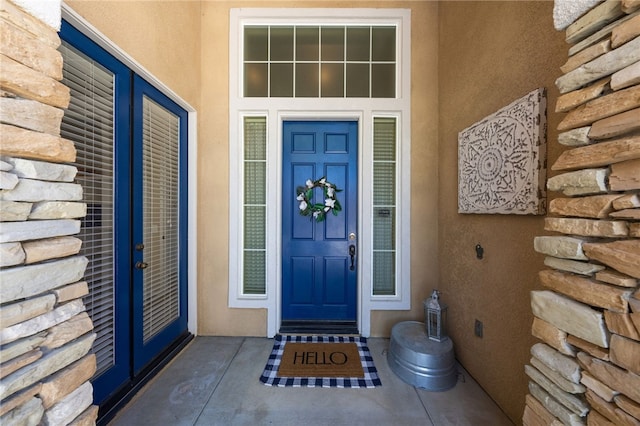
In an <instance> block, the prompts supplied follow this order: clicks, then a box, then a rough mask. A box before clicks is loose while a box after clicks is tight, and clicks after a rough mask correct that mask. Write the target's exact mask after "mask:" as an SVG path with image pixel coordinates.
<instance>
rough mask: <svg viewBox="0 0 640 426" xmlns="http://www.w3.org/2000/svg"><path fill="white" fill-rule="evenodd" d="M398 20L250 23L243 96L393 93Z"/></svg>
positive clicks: (246, 33) (246, 29) (382, 95)
mask: <svg viewBox="0 0 640 426" xmlns="http://www.w3.org/2000/svg"><path fill="white" fill-rule="evenodd" d="M396 50H397V49H396V26H393V25H387V26H367V25H358V26H340V25H331V26H322V25H317V26H313V25H304V26H302V25H300V26H298V25H277V26H276V25H247V26H245V27H244V52H243V71H244V78H243V80H244V84H243V88H244V96H245V97H261V98H264V97H271V98H275V97H284V98H318V97H320V98H395V97H396V64H397V59H396Z"/></svg>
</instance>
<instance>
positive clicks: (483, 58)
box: [438, 2, 567, 424]
mask: <svg viewBox="0 0 640 426" xmlns="http://www.w3.org/2000/svg"><path fill="white" fill-rule="evenodd" d="M552 9H553V2H444V3H441V4H440V44H439V46H440V47H439V59H440V64H439V69H440V80H439V85H440V122H439V132H440V133H439V134H440V146H439V167H440V173H439V181H440V183H439V199H438V206H439V267H440V288H441V289H442V290H443V292H444V294H443V299H445V300H446V302H448V303H449V315H450V320H451V321H450V325H451V329H450V332H451V335H452V336H453V340H454V342H455V345H456V355H457V358H458V359H459V360H460V362H461V363H462V364H463V365H464V366H465V368H467V370H468V371H469V372H470V374H471V375H472V376H474V377H475V378H476V379H477V380H478V382H479V383H480V384H481V386H482V387H483V388H484V389H485V390H487V391H488V393H489V394H490V395H491V396H492V397H493V398H494V399H495V400H496V401H497V402H498V404H499V405H500V406H501V407H502V408H503V410H504V411H505V412H506V413H507V414H508V415H509V417H510V418H511V419H512V420H513V421H514V422H515V423H516V424H518V423H520V419H521V417H522V410H523V408H524V407H523V404H524V401H523V398H522V395H524V394H526V388H527V379H526V376H525V374H524V369H523V365H524V364H526V363H527V362H528V360H529V358H530V355H529V348H530V347H531V344H532V343H533V341H534V339H533V337H531V322H532V319H533V317H532V315H531V312H530V311H531V309H530V298H529V292H530V290H532V289H536V288H539V285H538V284H537V273H538V271H539V270H540V269H542V262H543V256H541V255H539V254H538V253H536V252H534V250H533V238H534V237H535V236H536V235H542V234H544V231H543V226H544V222H543V217H542V216H515V215H461V214H458V213H457V137H458V132H459V131H460V130H463V129H464V128H466V127H468V126H470V125H471V124H473V123H475V122H477V121H479V120H481V119H482V118H484V117H485V116H487V115H489V114H491V113H493V112H495V111H496V110H498V109H500V108H501V107H503V106H505V105H507V104H509V103H511V102H512V101H514V100H516V99H518V98H520V97H522V96H524V95H525V94H527V93H528V92H530V91H531V90H533V89H535V88H538V87H546V88H547V105H548V111H547V118H548V120H547V124H548V132H547V140H548V141H553V140H556V139H557V134H558V132H557V131H556V127H557V125H558V122H559V121H560V118H561V117H560V116H559V114H556V113H555V112H553V110H554V106H555V104H556V99H557V97H558V91H557V89H556V87H555V85H554V81H555V78H556V77H557V75H558V72H559V71H558V68H559V66H560V65H562V64H563V63H564V60H565V59H566V52H567V45H566V44H565V43H564V37H563V35H562V34H559V33H558V32H556V31H555V30H554V28H553V21H552ZM558 150H559V148H558V145H557V144H548V145H547V159H548V163H549V164H552V163H553V161H555V159H556V158H557V157H558V155H559V152H558ZM478 243H480V244H481V245H482V246H483V247H484V249H485V253H484V259H483V260H478V259H477V258H476V253H475V249H474V247H475V245H476V244H478ZM475 319H478V320H480V321H482V322H483V324H484V337H483V338H478V337H476V336H475V335H474V321H475Z"/></svg>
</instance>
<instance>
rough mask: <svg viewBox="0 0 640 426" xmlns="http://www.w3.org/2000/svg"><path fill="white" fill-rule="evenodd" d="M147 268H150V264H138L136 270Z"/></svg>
mask: <svg viewBox="0 0 640 426" xmlns="http://www.w3.org/2000/svg"><path fill="white" fill-rule="evenodd" d="M147 266H149V264H148V263H146V262H136V264H135V268H136V269H147Z"/></svg>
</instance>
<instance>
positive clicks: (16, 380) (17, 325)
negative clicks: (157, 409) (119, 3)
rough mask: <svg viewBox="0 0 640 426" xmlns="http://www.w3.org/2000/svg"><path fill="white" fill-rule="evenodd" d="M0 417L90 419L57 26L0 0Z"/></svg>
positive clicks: (76, 206) (82, 290) (89, 332)
mask: <svg viewBox="0 0 640 426" xmlns="http://www.w3.org/2000/svg"><path fill="white" fill-rule="evenodd" d="M0 39H1V40H2V44H1V49H0V156H1V157H0V268H1V269H0V424H2V425H68V424H70V425H91V424H95V422H96V418H97V413H98V407H97V406H94V405H92V404H93V388H92V386H91V383H90V381H89V379H90V378H91V377H92V376H93V374H94V373H95V370H96V359H95V355H93V354H90V353H89V352H90V350H91V346H92V344H93V341H94V339H95V334H94V333H93V323H92V321H91V319H90V318H89V316H88V315H87V313H86V312H85V306H84V303H83V301H82V297H83V296H85V295H87V293H88V286H87V283H86V282H83V281H82V277H83V275H84V272H85V268H86V266H87V262H88V261H87V259H86V258H85V257H84V256H80V255H78V253H79V251H80V247H81V244H82V242H81V241H80V239H78V238H77V237H74V236H73V235H74V234H77V233H78V232H79V230H80V219H81V218H82V217H84V216H85V215H86V204H84V203H83V202H82V187H81V186H80V185H78V184H76V183H74V179H75V176H76V173H77V169H76V167H75V166H73V165H72V163H73V162H74V161H75V158H76V151H75V148H74V145H73V143H72V142H71V141H69V140H66V139H63V138H61V137H60V123H61V120H62V116H63V114H64V108H66V107H67V106H68V104H69V96H70V95H69V89H68V88H67V87H65V86H64V85H63V84H61V83H60V80H61V79H62V56H61V54H60V52H58V50H57V47H58V46H59V45H60V39H59V37H58V34H57V32H56V31H55V30H54V29H52V28H51V27H49V26H47V25H46V24H44V23H43V22H41V21H39V20H38V19H36V18H34V17H32V16H31V15H29V14H27V13H25V12H24V11H23V10H21V9H20V8H18V7H17V6H16V5H14V4H13V3H10V2H8V1H6V0H0Z"/></svg>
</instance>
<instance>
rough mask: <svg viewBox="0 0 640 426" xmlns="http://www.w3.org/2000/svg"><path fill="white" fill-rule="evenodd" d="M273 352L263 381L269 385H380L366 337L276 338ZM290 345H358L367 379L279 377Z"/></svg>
mask: <svg viewBox="0 0 640 426" xmlns="http://www.w3.org/2000/svg"><path fill="white" fill-rule="evenodd" d="M274 340H275V341H274V343H273V350H272V351H271V355H269V360H268V361H267V365H266V366H265V368H264V372H263V373H262V376H260V381H261V382H262V383H264V384H265V385H268V386H279V387H285V386H293V387H309V388H313V387H323V388H330V387H336V388H373V387H376V386H381V385H382V382H381V381H380V378H379V377H378V370H376V366H375V365H374V364H373V357H372V356H371V353H370V352H369V348H368V347H367V339H366V338H365V337H350V336H281V335H277V336H276V337H275V339H274ZM287 342H295V343H305V342H311V343H351V342H353V343H355V344H356V346H357V347H358V353H359V354H360V361H361V362H362V369H363V370H364V378H362V377H360V378H358V377H277V374H278V367H279V366H280V360H281V359H282V354H283V352H284V346H285V345H286V344H287Z"/></svg>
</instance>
